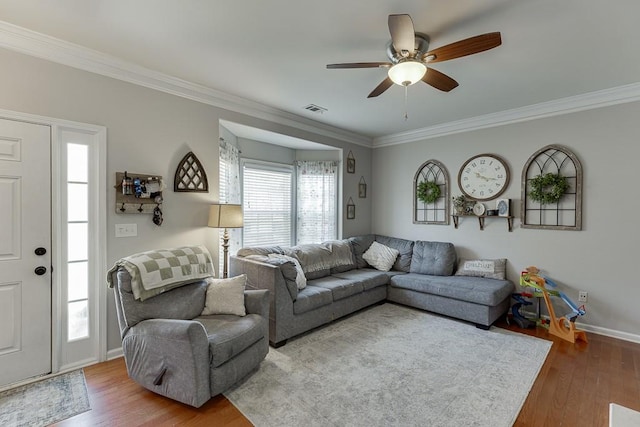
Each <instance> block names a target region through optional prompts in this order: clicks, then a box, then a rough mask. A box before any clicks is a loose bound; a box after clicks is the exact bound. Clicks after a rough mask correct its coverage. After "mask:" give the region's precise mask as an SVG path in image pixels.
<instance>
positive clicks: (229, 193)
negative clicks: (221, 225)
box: [219, 138, 242, 271]
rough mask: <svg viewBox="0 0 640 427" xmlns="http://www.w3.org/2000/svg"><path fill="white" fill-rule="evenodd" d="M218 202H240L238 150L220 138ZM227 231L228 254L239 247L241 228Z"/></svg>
mask: <svg viewBox="0 0 640 427" xmlns="http://www.w3.org/2000/svg"><path fill="white" fill-rule="evenodd" d="M220 203H233V204H241V203H242V196H241V189H240V150H238V148H237V147H235V146H234V145H233V144H230V143H228V142H227V141H225V140H224V139H223V138H220ZM228 231H229V255H233V254H235V253H236V252H238V249H240V244H241V239H242V229H240V228H231V229H229V230H228ZM223 233H224V230H220V247H219V251H220V252H219V253H220V271H222V267H221V266H222V256H223V254H222V234H223Z"/></svg>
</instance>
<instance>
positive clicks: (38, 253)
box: [34, 248, 47, 256]
mask: <svg viewBox="0 0 640 427" xmlns="http://www.w3.org/2000/svg"><path fill="white" fill-rule="evenodd" d="M34 252H35V253H36V255H38V256H42V255H44V254H46V253H47V250H46V249H45V248H36V250H35V251H34Z"/></svg>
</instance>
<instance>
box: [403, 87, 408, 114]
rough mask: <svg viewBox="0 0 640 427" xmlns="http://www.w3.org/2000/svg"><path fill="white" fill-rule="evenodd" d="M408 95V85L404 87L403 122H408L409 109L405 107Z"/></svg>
mask: <svg viewBox="0 0 640 427" xmlns="http://www.w3.org/2000/svg"><path fill="white" fill-rule="evenodd" d="M408 93H409V85H404V121H405V122H406V121H407V120H409V108H408V107H407V97H408Z"/></svg>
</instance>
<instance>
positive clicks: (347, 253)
mask: <svg viewBox="0 0 640 427" xmlns="http://www.w3.org/2000/svg"><path fill="white" fill-rule="evenodd" d="M325 244H327V245H329V246H330V248H331V258H332V259H333V262H332V264H333V266H332V267H331V274H333V273H342V272H344V271H349V270H353V269H354V268H356V261H355V258H354V256H353V252H352V251H351V244H350V243H349V241H348V240H334V241H330V242H325Z"/></svg>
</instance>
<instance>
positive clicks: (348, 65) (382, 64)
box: [327, 62, 392, 70]
mask: <svg viewBox="0 0 640 427" xmlns="http://www.w3.org/2000/svg"><path fill="white" fill-rule="evenodd" d="M391 65H392V64H391V62H347V63H345V64H327V68H328V69H330V70H333V69H339V68H379V67H390V66H391Z"/></svg>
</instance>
